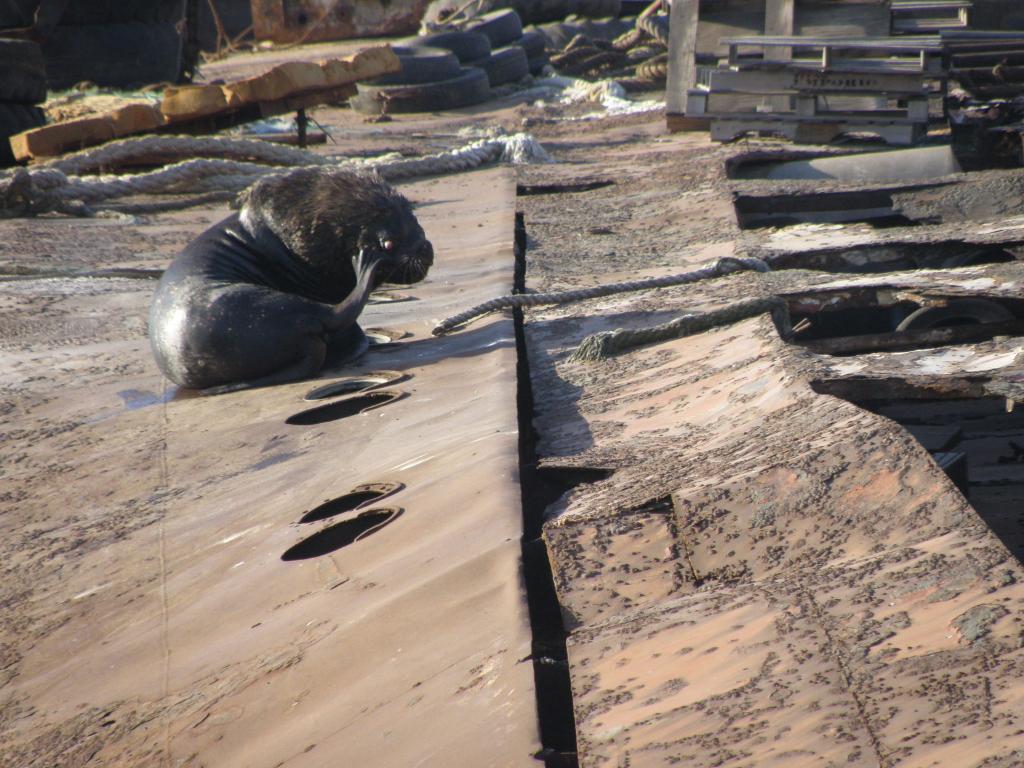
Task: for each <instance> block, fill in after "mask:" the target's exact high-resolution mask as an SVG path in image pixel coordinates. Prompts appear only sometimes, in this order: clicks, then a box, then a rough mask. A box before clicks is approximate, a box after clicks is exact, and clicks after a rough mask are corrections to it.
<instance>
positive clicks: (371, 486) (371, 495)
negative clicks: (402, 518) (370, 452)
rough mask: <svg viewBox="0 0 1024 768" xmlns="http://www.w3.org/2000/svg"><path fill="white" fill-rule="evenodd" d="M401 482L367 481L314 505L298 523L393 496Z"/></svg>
mask: <svg viewBox="0 0 1024 768" xmlns="http://www.w3.org/2000/svg"><path fill="white" fill-rule="evenodd" d="M404 487H405V486H403V485H402V484H401V483H367V484H366V485H359V486H356V487H355V488H353V489H352V490H351V491H349V492H348V493H346V494H345V495H344V496H339V497H338V498H336V499H331V500H330V501H325V502H324V503H323V504H321V505H319V506H318V507H314V508H313V509H311V510H309V512H307V513H306V514H304V515H303V516H302V517H301V518H300V519H299V522H300V523H315V522H317V521H318V520H326V519H327V518H329V517H334V516H336V515H341V514H344V513H345V512H354V511H355V510H357V509H361V508H362V507H365V506H367V505H368V504H373V503H376V502H378V501H381V500H382V499H386V498H387V497H388V496H393V495H394V494H396V493H398V492H399V491H400V490H402V488H404Z"/></svg>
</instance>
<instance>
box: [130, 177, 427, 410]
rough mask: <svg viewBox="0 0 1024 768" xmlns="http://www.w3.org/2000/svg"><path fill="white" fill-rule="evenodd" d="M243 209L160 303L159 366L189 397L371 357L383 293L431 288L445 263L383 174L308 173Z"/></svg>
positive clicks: (173, 268) (159, 294) (152, 332)
mask: <svg viewBox="0 0 1024 768" xmlns="http://www.w3.org/2000/svg"><path fill="white" fill-rule="evenodd" d="M241 203H242V205H241V208H240V210H239V211H238V213H235V214H233V215H231V216H228V217H227V218H226V219H224V220H223V221H221V222H219V223H217V224H215V225H213V226H212V227H210V228H209V229H208V230H206V231H205V232H203V233H202V234H201V235H199V237H197V238H196V239H195V240H193V241H192V242H191V243H190V244H189V245H188V246H186V247H185V249H184V250H183V251H182V252H181V253H180V254H179V255H178V256H177V257H176V258H175V259H174V261H173V262H172V263H171V265H170V267H169V268H168V269H167V271H166V272H165V273H164V275H163V277H162V278H161V279H160V283H159V285H158V286H157V289H156V293H155V295H154V297H153V303H152V305H151V307H150V312H149V341H150V346H151V347H152V349H153V356H154V357H155V358H156V362H157V365H158V366H159V368H160V370H161V371H162V372H163V373H164V375H165V376H167V378H169V379H170V380H171V381H173V382H174V383H176V384H178V385H180V386H182V387H188V388H191V389H206V390H210V389H211V388H213V389H214V390H215V391H225V390H234V389H242V388H246V387H259V386H267V385H271V384H280V383H283V382H287V381H295V380H298V379H304V378H308V377H310V376H313V375H315V374H316V373H317V372H318V371H319V370H320V369H321V367H323V365H324V363H325V361H330V362H336V361H337V360H338V359H340V358H344V357H351V356H353V355H354V353H356V352H361V351H362V350H364V349H365V348H366V337H365V335H364V334H363V332H362V330H361V329H360V328H359V325H358V323H357V322H356V319H357V318H358V317H359V314H360V312H362V310H363V307H364V305H365V304H366V299H367V296H368V295H369V293H370V291H371V290H372V289H373V288H374V287H376V286H377V285H379V284H380V283H382V282H384V281H385V280H387V281H388V282H392V283H401V284H404V285H409V284H412V283H416V282H419V281H420V280H422V279H423V278H424V277H425V276H426V274H427V270H428V269H429V268H430V266H431V264H433V261H434V249H433V247H432V246H431V244H430V242H429V241H428V240H427V239H426V236H425V235H424V232H423V228H422V227H421V226H420V225H419V222H418V221H417V220H416V217H415V215H414V214H413V212H412V206H411V205H410V204H409V201H408V200H406V199H405V197H403V196H402V195H401V194H399V193H398V192H397V191H395V190H394V189H393V188H392V187H390V186H388V184H386V183H385V182H384V180H383V179H382V178H381V177H380V176H379V175H377V174H375V173H374V174H366V173H355V172H351V171H343V170H340V169H336V168H320V167H317V168H301V169H298V170H296V171H293V172H291V173H288V174H286V175H282V176H277V177H273V178H268V179H263V180H261V181H259V182H257V183H256V184H254V185H253V186H252V187H250V188H249V190H248V191H247V192H246V193H244V194H243V196H242V200H241Z"/></svg>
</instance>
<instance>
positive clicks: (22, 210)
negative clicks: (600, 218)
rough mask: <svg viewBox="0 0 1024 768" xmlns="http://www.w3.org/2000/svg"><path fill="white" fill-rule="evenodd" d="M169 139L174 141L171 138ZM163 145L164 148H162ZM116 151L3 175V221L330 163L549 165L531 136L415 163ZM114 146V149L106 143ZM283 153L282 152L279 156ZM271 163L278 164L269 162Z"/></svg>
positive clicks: (443, 168) (149, 148) (270, 152)
mask: <svg viewBox="0 0 1024 768" xmlns="http://www.w3.org/2000/svg"><path fill="white" fill-rule="evenodd" d="M167 139H171V141H167ZM162 142H163V143H162ZM114 144H115V145H117V146H112V147H111V148H109V149H108V148H107V147H101V148H99V149H97V150H87V151H86V152H84V153H77V154H76V155H72V156H70V157H67V158H62V159H61V160H60V161H54V162H53V163H51V164H48V165H47V166H43V167H40V168H38V169H31V170H29V169H24V168H18V169H15V170H14V171H13V172H7V173H6V174H4V175H0V218H9V217H12V216H25V215H33V214H38V213H45V212H48V211H58V212H61V213H68V214H73V215H88V214H89V210H88V208H87V206H88V205H89V204H94V203H98V202H101V201H104V200H110V199H112V198H117V197H126V196H129V195H140V194H147V195H156V194H175V193H190V194H196V193H202V192H240V191H241V190H243V189H245V188H246V187H248V186H250V185H251V184H253V183H254V182H255V181H257V180H258V179H260V178H263V177H265V176H271V175H281V174H285V173H287V172H288V171H289V170H290V169H291V168H294V167H297V166H304V165H333V166H336V167H341V168H351V169H353V170H357V169H365V170H376V171H378V172H379V173H380V174H381V175H382V176H383V177H384V178H385V179H389V180H396V179H408V178H412V177H417V176H433V175H440V174H446V173H457V172H460V171H468V170H471V169H473V168H478V167H480V166H481V165H484V164H486V163H492V162H499V161H500V162H509V163H514V164H519V163H531V162H551V158H550V156H549V155H548V154H547V152H546V151H545V150H544V148H543V147H542V146H541V145H540V144H539V143H538V142H537V140H536V139H534V138H533V137H532V136H529V135H527V134H515V135H513V136H498V137H494V138H488V139H481V140H478V141H475V142H472V143H470V144H467V145H466V146H463V147H459V148H457V149H453V150H450V151H448V152H440V153H437V154H434V155H427V156H424V157H418V158H403V157H402V156H400V155H397V154H391V155H386V156H384V157H379V158H366V159H363V158H359V159H349V158H327V157H324V156H320V155H314V154H313V153H311V152H305V151H303V150H295V149H293V148H291V147H279V146H272V145H271V146H260V147H255V146H253V145H260V144H262V143H261V142H248V141H244V140H239V139H209V138H205V139H203V138H201V139H191V138H185V137H145V138H143V139H134V140H125V141H124V142H115V143H114ZM108 146H109V145H108ZM220 149H223V153H222V154H228V155H233V156H236V157H238V156H246V157H258V158H259V159H260V160H261V161H262V162H251V161H246V160H238V159H215V158H200V159H190V160H183V161H181V162H177V163H172V164H171V165H168V166H165V167H163V168H160V169H158V170H155V171H150V172H147V173H137V174H124V175H99V176H82V175H75V172H78V173H80V172H81V170H82V169H86V168H102V167H104V166H109V165H111V164H113V163H114V162H115V160H116V162H118V163H123V162H125V161H126V160H130V159H134V158H152V157H153V156H154V155H158V156H163V154H164V151H166V153H167V154H168V155H171V156H175V155H176V156H182V155H183V154H186V153H189V152H191V154H216V153H218V151H219V150H220ZM282 150H284V151H282ZM270 162H274V163H277V165H270V164H268V163H270Z"/></svg>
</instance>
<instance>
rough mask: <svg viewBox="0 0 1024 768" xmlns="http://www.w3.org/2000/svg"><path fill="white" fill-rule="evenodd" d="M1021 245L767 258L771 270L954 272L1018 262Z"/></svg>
mask: <svg viewBox="0 0 1024 768" xmlns="http://www.w3.org/2000/svg"><path fill="white" fill-rule="evenodd" d="M1020 245H1021V244H1020V243H1017V242H1013V243H1006V244H1003V245H990V244H983V243H967V242H964V241H961V240H949V241H944V242H939V243H882V244H874V243H873V244H870V245H857V246H852V247H850V246H844V247H836V248H820V249H816V250H813V251H796V252H793V253H783V254H779V255H777V256H772V257H770V258H769V262H770V264H771V267H772V269H775V270H779V269H810V270H817V271H820V272H839V273H852V274H869V273H870V274H875V273H881V272H901V271H905V270H911V269H956V268H958V267H968V266H974V265H978V264H1001V263H1007V262H1011V261H1017V259H1018V257H1017V252H1016V249H1019V248H1020Z"/></svg>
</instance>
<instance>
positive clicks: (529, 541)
mask: <svg viewBox="0 0 1024 768" xmlns="http://www.w3.org/2000/svg"><path fill="white" fill-rule="evenodd" d="M515 257H516V258H515V272H514V282H515V284H514V290H515V292H517V293H522V292H523V290H524V289H525V284H526V225H525V221H524V218H523V214H522V213H517V214H516V223H515ZM513 319H514V323H515V335H516V352H517V359H516V379H517V382H518V386H517V389H516V405H517V409H518V414H519V487H520V493H521V498H522V504H523V538H522V553H523V580H524V582H525V586H526V600H527V608H528V611H529V615H530V627H531V630H532V632H533V643H532V653H531V658H532V661H533V678H534V688H535V690H536V695H537V719H538V723H539V728H540V740H541V747H542V748H541V751H540V752H539V753H537V755H536V757H537V759H538V760H543V762H544V765H545V766H546V768H577V766H578V765H579V760H578V758H577V754H576V719H575V715H574V712H573V700H572V683H571V680H570V676H569V664H568V654H567V652H566V645H565V638H566V631H565V626H564V624H563V623H562V612H561V608H560V606H559V603H558V595H557V593H556V591H555V583H554V579H553V578H552V574H551V563H550V561H549V559H548V552H547V547H546V545H545V544H544V541H543V540H541V539H540V538H538V537H539V535H540V532H541V526H542V524H543V519H544V510H545V508H546V507H547V504H548V503H549V501H550V498H551V494H552V493H554V492H555V490H556V489H557V487H558V485H559V484H558V483H555V482H554V481H553V478H554V477H555V474H554V473H552V472H547V473H546V474H545V471H544V470H541V469H539V468H538V467H537V448H536V432H535V431H534V428H533V413H534V410H533V389H532V387H531V384H530V363H529V357H528V355H527V350H526V334H525V330H524V328H523V311H522V309H520V308H516V309H515V310H514V311H513ZM584 471H585V470H584ZM562 492H564V489H563V491H562ZM559 495H561V494H560V493H559ZM556 498H557V497H556Z"/></svg>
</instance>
